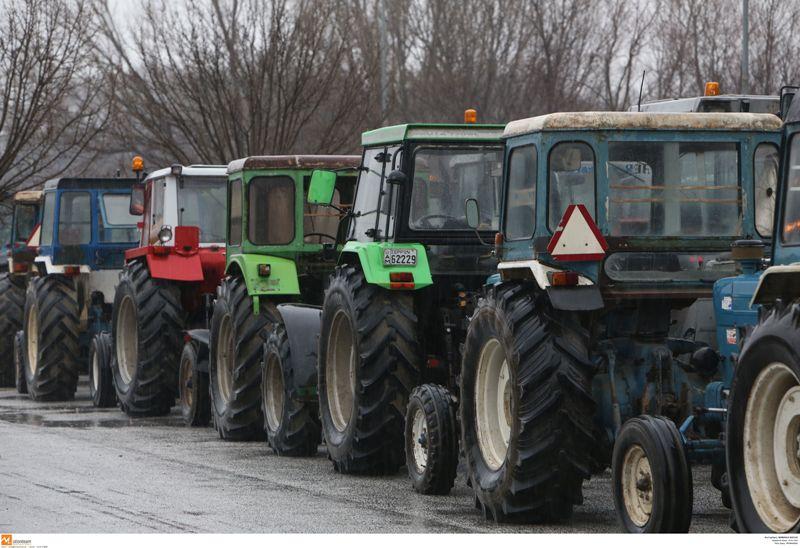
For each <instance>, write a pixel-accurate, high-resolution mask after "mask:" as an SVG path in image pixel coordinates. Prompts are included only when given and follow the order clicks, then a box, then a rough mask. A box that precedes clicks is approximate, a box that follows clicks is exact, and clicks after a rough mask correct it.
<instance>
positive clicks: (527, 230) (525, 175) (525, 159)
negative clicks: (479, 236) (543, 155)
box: [505, 145, 539, 240]
mask: <svg viewBox="0 0 800 548" xmlns="http://www.w3.org/2000/svg"><path fill="white" fill-rule="evenodd" d="M538 160H539V159H538V154H537V152H536V147H535V146H534V145H525V146H521V147H517V148H515V149H513V150H512V151H511V155H510V156H509V160H508V162H509V167H508V199H507V200H506V230H505V232H506V233H505V237H506V239H508V240H522V239H528V238H531V237H532V236H533V232H534V229H535V226H536V171H537V166H538V164H539V161H538Z"/></svg>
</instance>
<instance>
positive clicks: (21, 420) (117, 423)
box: [0, 412, 184, 428]
mask: <svg viewBox="0 0 800 548" xmlns="http://www.w3.org/2000/svg"><path fill="white" fill-rule="evenodd" d="M0 421H5V422H11V423H15V424H28V425H31V426H47V427H55V428H119V427H123V426H136V427H147V426H168V427H169V426H180V427H183V426H184V424H183V420H182V419H181V418H180V417H157V418H137V419H133V418H130V417H126V416H124V415H122V416H118V417H106V418H100V417H97V418H91V419H83V418H80V419H69V418H45V417H43V416H42V415H38V414H35V413H19V412H0Z"/></svg>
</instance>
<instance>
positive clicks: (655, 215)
mask: <svg viewBox="0 0 800 548" xmlns="http://www.w3.org/2000/svg"><path fill="white" fill-rule="evenodd" d="M606 172H607V177H608V211H607V216H608V217H607V218H608V224H609V233H610V234H611V235H612V236H634V237H663V236H681V237H693V236H694V237H731V236H740V235H741V233H742V193H741V182H740V180H739V152H738V148H737V145H736V144H735V143H709V142H705V141H702V142H701V141H697V142H651V141H648V142H635V141H617V142H610V143H609V144H608V161H607V162H606Z"/></svg>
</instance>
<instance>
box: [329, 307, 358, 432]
mask: <svg viewBox="0 0 800 548" xmlns="http://www.w3.org/2000/svg"><path fill="white" fill-rule="evenodd" d="M325 358H326V359H325V377H326V381H327V384H326V393H327V396H328V409H329V410H330V413H331V420H332V421H333V426H334V427H335V428H336V430H338V431H339V432H344V430H345V429H346V428H347V425H348V423H349V422H350V418H351V417H352V415H353V405H354V400H355V386H356V344H355V337H354V336H353V330H352V328H351V327H350V320H349V318H348V317H347V314H345V312H343V311H341V310H340V311H338V312H337V313H336V315H335V316H334V317H333V322H332V324H331V333H330V335H329V336H328V352H327V356H326V357H325Z"/></svg>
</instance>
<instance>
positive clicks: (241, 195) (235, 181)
mask: <svg viewBox="0 0 800 548" xmlns="http://www.w3.org/2000/svg"><path fill="white" fill-rule="evenodd" d="M234 185H238V187H239V188H238V194H239V230H238V231H239V233H238V239H237V238H234V236H233V231H232V228H231V225H232V223H231V221H232V220H233V192H234V189H233V187H234ZM242 185H243V181H242V177H241V176H239V177H236V178H235V179H232V180H231V181H230V182H229V184H228V219H227V222H226V223H225V224H226V230H227V239H228V245H229V246H236V247H238V246H240V245H242V239H243V238H244V207H243V205H244V192H243V188H242Z"/></svg>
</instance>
